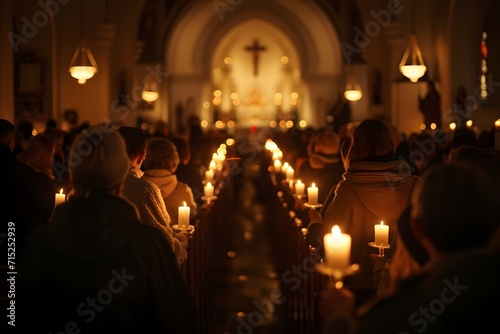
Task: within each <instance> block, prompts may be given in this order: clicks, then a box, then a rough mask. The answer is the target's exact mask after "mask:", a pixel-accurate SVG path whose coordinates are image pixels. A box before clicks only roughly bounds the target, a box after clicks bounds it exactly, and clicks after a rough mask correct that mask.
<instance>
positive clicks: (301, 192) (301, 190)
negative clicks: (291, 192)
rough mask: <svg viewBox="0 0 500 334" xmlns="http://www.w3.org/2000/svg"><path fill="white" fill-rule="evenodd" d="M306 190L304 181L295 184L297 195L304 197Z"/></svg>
mask: <svg viewBox="0 0 500 334" xmlns="http://www.w3.org/2000/svg"><path fill="white" fill-rule="evenodd" d="M304 189H305V184H303V183H302V181H300V180H297V183H295V193H296V194H297V195H304Z"/></svg>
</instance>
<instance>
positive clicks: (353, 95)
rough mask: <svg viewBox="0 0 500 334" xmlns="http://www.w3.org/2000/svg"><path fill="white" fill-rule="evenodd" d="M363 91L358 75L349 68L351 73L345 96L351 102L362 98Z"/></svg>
mask: <svg viewBox="0 0 500 334" xmlns="http://www.w3.org/2000/svg"><path fill="white" fill-rule="evenodd" d="M362 96H363V92H362V91H361V86H360V85H359V82H358V80H357V79H356V76H355V75H354V73H353V70H352V69H349V75H348V78H347V85H346V87H345V91H344V97H345V98H346V99H347V100H348V101H351V102H356V101H359V100H360V99H361V97H362Z"/></svg>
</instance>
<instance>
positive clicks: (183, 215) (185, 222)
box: [177, 202, 191, 229]
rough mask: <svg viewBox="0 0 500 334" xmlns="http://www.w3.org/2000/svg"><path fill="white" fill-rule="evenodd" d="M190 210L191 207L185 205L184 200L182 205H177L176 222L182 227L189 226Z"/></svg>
mask: <svg viewBox="0 0 500 334" xmlns="http://www.w3.org/2000/svg"><path fill="white" fill-rule="evenodd" d="M190 210H191V208H190V207H189V206H187V205H186V202H184V206H180V207H179V221H178V223H177V224H178V225H179V227H180V228H182V229H187V228H188V226H189V215H190V213H191V212H190Z"/></svg>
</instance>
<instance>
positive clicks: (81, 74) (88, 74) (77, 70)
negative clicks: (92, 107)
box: [69, 66, 97, 85]
mask: <svg viewBox="0 0 500 334" xmlns="http://www.w3.org/2000/svg"><path fill="white" fill-rule="evenodd" d="M69 73H71V76H72V77H73V78H75V79H78V83H79V84H80V85H83V84H84V83H86V82H87V80H88V79H90V78H92V77H93V76H94V74H96V73H97V68H96V67H93V66H72V67H70V68H69Z"/></svg>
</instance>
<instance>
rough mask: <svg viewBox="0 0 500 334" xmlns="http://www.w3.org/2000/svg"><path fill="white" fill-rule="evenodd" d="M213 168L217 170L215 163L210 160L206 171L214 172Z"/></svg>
mask: <svg viewBox="0 0 500 334" xmlns="http://www.w3.org/2000/svg"><path fill="white" fill-rule="evenodd" d="M215 168H217V163H216V162H215V161H214V160H211V161H210V164H209V165H208V169H211V170H214V169H215Z"/></svg>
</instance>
